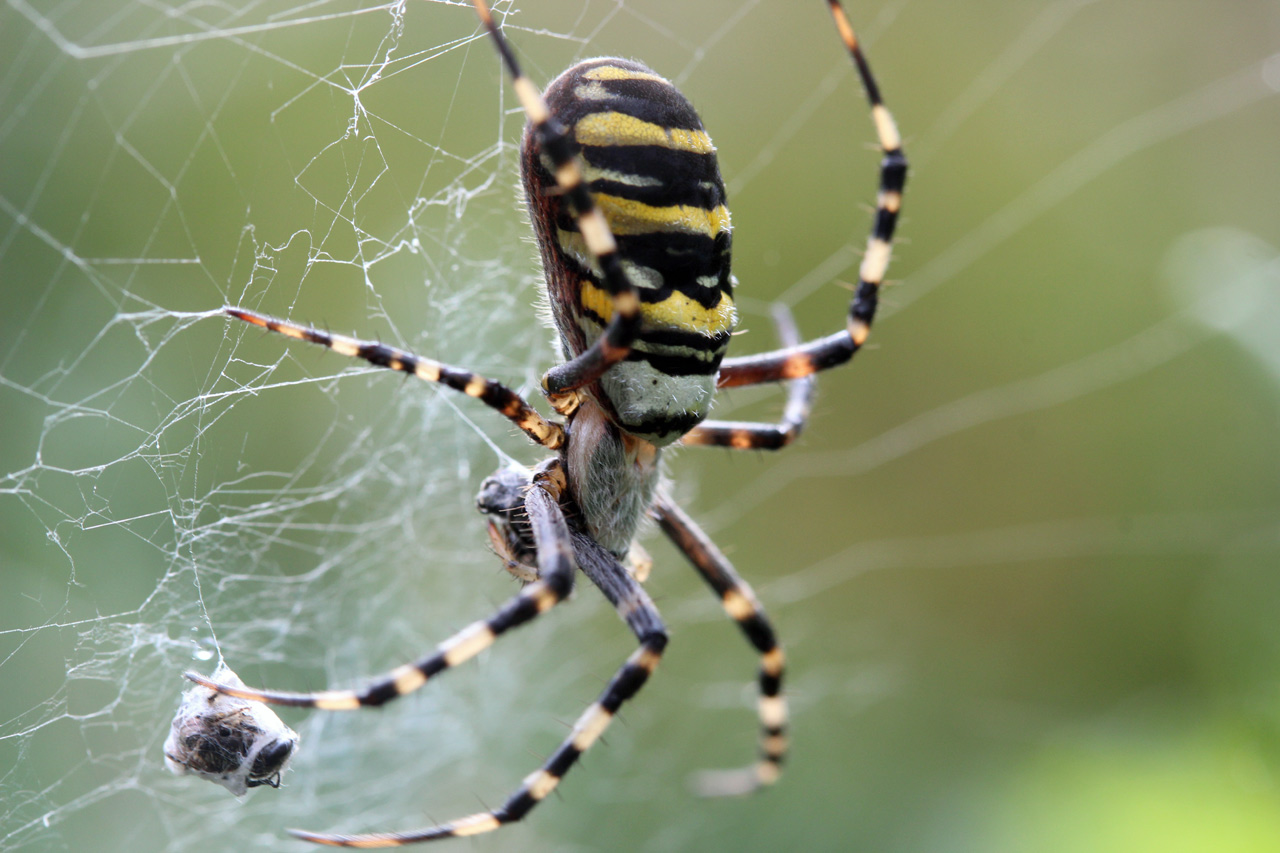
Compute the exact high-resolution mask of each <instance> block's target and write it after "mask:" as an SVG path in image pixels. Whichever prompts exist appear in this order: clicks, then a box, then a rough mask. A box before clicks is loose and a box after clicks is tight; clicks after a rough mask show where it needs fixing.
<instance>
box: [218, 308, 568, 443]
mask: <svg viewBox="0 0 1280 853" xmlns="http://www.w3.org/2000/svg"><path fill="white" fill-rule="evenodd" d="M222 310H223V311H225V312H226V313H227V314H229V315H230V316H232V317H235V318H236V319H237V320H243V321H245V322H246V323H252V324H253V325H255V326H261V327H262V328H264V329H267V330H269V331H272V332H279V333H280V334H282V335H287V336H288V337H291V338H297V339H298V340H303V341H311V342H312V343H316V344H320V345H321V346H324V347H328V348H329V349H331V350H333V351H334V352H337V353H341V354H342V355H346V356H351V357H353V358H362V359H364V360H365V361H367V362H369V363H370V364H373V365H377V366H378V367H386V368H390V369H391V370H399V371H400V372H402V373H409V374H412V375H413V376H416V377H418V378H419V379H425V380H426V381H428V382H438V383H440V384H441V385H446V386H448V387H449V388H452V389H454V390H455V391H461V392H462V393H464V394H466V395H467V396H468V397H475V398H476V399H477V400H479V401H480V402H482V403H484V404H485V405H486V406H488V407H489V408H491V409H493V410H494V411H496V412H497V413H498V414H500V415H502V416H503V417H505V418H506V419H507V420H509V421H511V422H512V423H513V424H515V425H516V426H518V427H519V428H520V429H521V430H522V431H523V432H524V434H525V435H527V436H529V438H531V439H533V440H534V441H536V442H537V443H538V444H541V445H542V446H543V447H545V448H547V449H548V450H557V449H559V448H560V447H561V446H562V445H563V444H564V427H562V426H561V425H560V424H557V423H552V422H551V421H548V420H546V419H545V418H543V417H542V415H540V414H538V413H537V411H536V410H534V408H533V407H532V406H530V405H529V404H528V402H526V401H525V399H524V398H523V397H521V396H520V395H519V394H517V393H516V392H515V391H512V390H511V389H510V388H508V387H506V386H505V385H503V384H501V383H499V382H494V381H493V380H490V379H485V378H484V377H483V376H479V375H477V374H475V373H472V372H471V371H469V370H463V369H462V368H459V367H450V366H449V365H447V364H441V363H440V362H438V361H433V360H432V359H429V358H422V357H421V356H417V355H414V354H413V353H411V352H405V351H404V350H401V349H396V348H395V347H389V346H387V345H386V344H380V343H375V342H373V341H362V340H358V339H356V338H349V337H347V336H346V335H334V334H330V333H329V332H322V331H320V330H319V329H315V328H312V327H310V326H303V325H300V324H298V323H291V322H289V321H288V320H278V319H276V318H275V317H268V316H267V315H266V314H259V313H258V312H256V311H248V310H246V309H244V308H231V307H228V308H224V309H222Z"/></svg>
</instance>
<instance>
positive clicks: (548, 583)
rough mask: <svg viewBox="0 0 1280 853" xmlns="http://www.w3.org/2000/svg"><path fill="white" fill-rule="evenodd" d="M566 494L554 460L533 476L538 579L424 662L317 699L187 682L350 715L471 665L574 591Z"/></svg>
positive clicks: (194, 676) (200, 679)
mask: <svg viewBox="0 0 1280 853" xmlns="http://www.w3.org/2000/svg"><path fill="white" fill-rule="evenodd" d="M564 488H565V480H564V472H563V470H562V469H561V467H560V464H559V462H558V460H551V462H549V463H547V464H546V465H544V466H543V468H542V469H540V470H539V472H538V473H537V474H535V475H534V479H533V485H532V486H531V487H530V488H529V490H528V492H527V493H526V495H525V510H526V512H527V513H528V516H529V522H530V524H531V526H532V530H533V537H534V541H535V542H536V545H537V555H538V566H539V570H540V574H541V577H540V578H539V580H537V581H535V582H533V583H531V584H529V585H528V586H526V587H525V588H524V589H522V590H521V591H520V593H519V594H518V595H516V596H515V597H514V598H512V599H511V600H510V601H508V602H507V603H506V604H505V605H504V606H503V607H502V608H501V609H499V610H498V612H497V613H495V614H494V615H493V616H490V617H489V618H488V619H483V620H481V621H479V622H474V623H472V624H471V625H470V626H468V627H466V628H463V629H462V630H461V631H459V632H458V633H457V634H454V635H453V636H452V637H450V638H449V639H448V640H445V641H444V642H443V643H441V644H440V645H439V646H437V647H436V649H435V650H434V651H433V652H432V653H431V654H428V655H426V656H425V657H422V658H420V659H419V660H417V661H414V662H413V663H410V664H405V665H404V666H401V667H397V668H396V669H394V670H392V671H391V672H389V673H387V674H386V675H384V676H382V677H380V678H377V679H375V680H374V681H373V682H372V683H371V684H369V685H367V686H366V687H364V688H362V689H360V690H322V691H320V692H318V693H286V692H282V691H276V690H261V689H258V688H255V687H244V686H240V685H232V684H222V683H219V682H216V681H213V680H212V679H210V678H207V677H205V676H203V675H200V674H199V673H195V672H188V673H185V675H186V677H187V678H188V679H189V680H191V681H194V682H195V683H196V684H199V685H201V686H203V687H207V688H209V689H211V690H216V691H218V692H219V693H224V694H226V695H228V696H238V697H240V698H241V699H250V700H253V701H255V702H265V703H267V704H270V705H288V706H290V707H295V708H319V709H321V710H325V711H349V710H354V709H356V708H366V707H370V706H377V705H382V704H384V703H386V702H390V701H391V700H392V699H398V698H400V697H401V696H404V695H405V694H407V693H412V692H413V691H414V690H417V689H418V688H419V687H421V686H422V685H424V684H426V683H427V681H428V680H430V679H431V678H434V677H435V676H436V675H438V674H440V673H441V672H444V671H445V670H446V669H449V668H451V667H455V666H457V665H458V664H460V663H462V662H464V661H467V660H470V659H471V658H473V657H475V656H476V655H477V654H479V653H480V652H482V651H484V650H485V649H487V648H489V646H491V645H493V642H494V641H495V640H496V639H497V638H498V637H499V636H501V635H502V634H504V633H506V632H507V631H508V630H510V629H511V628H514V627H516V626H518V625H523V624H524V623H525V622H528V621H530V620H531V619H533V618H534V617H536V616H538V615H539V614H541V613H545V612H546V611H547V610H550V609H551V608H552V607H553V606H555V605H556V604H558V603H560V602H561V601H563V600H564V599H565V598H566V597H568V595H569V593H570V591H571V590H572V589H573V579H574V574H575V572H576V571H577V562H576V561H575V559H574V556H573V548H572V545H571V540H570V538H569V528H568V525H567V524H566V523H565V519H564V513H563V512H562V511H561V509H560V504H559V502H558V499H559V497H560V495H561V494H562V493H563V491H564Z"/></svg>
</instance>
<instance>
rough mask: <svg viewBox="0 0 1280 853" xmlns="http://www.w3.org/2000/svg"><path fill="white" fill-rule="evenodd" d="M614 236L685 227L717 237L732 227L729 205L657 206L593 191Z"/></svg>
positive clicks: (593, 195)
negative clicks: (709, 206)
mask: <svg viewBox="0 0 1280 853" xmlns="http://www.w3.org/2000/svg"><path fill="white" fill-rule="evenodd" d="M591 197H592V198H594V199H595V202H596V204H597V205H598V206H599V208H600V211H601V212H602V213H603V214H604V216H605V219H607V220H608V221H609V228H610V230H612V231H613V233H614V235H615V236H622V235H626V234H652V233H653V232H655V231H684V232H685V233H687V234H705V235H706V236H708V237H715V236H716V235H717V234H724V233H728V232H729V231H730V230H731V225H730V222H729V208H727V207H725V206H724V205H723V204H720V205H716V206H715V207H713V208H711V209H710V210H707V209H706V208H703V207H695V206H693V205H688V204H673V205H671V206H669V207H654V206H653V205H651V204H644V203H642V202H638V201H633V200H631V199H629V198H622V197H621V196H616V195H608V194H607V193H592V194H591Z"/></svg>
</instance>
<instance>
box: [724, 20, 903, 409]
mask: <svg viewBox="0 0 1280 853" xmlns="http://www.w3.org/2000/svg"><path fill="white" fill-rule="evenodd" d="M827 5H828V7H830V9H831V17H832V19H833V20H834V21H835V25H836V30H837V31H838V32H839V33H840V39H841V41H843V42H844V46H845V50H847V51H848V52H849V57H850V58H851V59H852V60H853V64H854V67H855V68H856V69H857V71H858V76H859V77H860V78H861V80H862V88H863V89H864V90H865V91H866V95H867V102H868V104H870V106H871V120H872V123H873V124H874V125H875V128H876V137H877V139H878V140H879V142H880V149H881V151H882V152H883V155H884V156H883V158H882V159H881V161H880V191H879V193H877V195H876V212H875V218H874V220H873V221H872V224H871V235H870V237H868V238H867V251H866V254H864V255H863V258H862V266H861V268H860V269H859V271H858V287H857V290H856V291H855V293H854V297H853V301H852V302H851V303H850V304H849V313H848V317H847V319H846V322H845V328H844V330H843V331H840V332H836V333H834V334H831V335H827V336H826V337H824V338H818V339H817V340H813V341H809V342H807V343H803V344H799V345H796V346H788V347H786V348H785V349H780V350H774V351H773V352H766V353H760V354H759V355H749V356H744V357H742V358H726V359H725V360H724V361H723V362H721V364H720V376H719V386H720V387H721V388H732V387H736V386H740V385H758V384H761V383H763V382H780V381H783V380H787V379H798V378H800V377H802V376H808V375H810V374H813V373H817V372H818V371H820V370H826V369H828V368H831V367H836V366H838V365H841V364H844V363H845V362H846V361H848V360H849V359H851V358H853V356H854V353H856V352H857V351H858V350H859V349H861V348H862V345H863V344H864V343H866V340H867V336H868V335H870V334H871V323H872V321H873V320H874V319H875V315H876V305H877V304H878V302H879V299H880V287H881V285H882V284H883V282H884V277H885V273H886V272H887V270H888V268H889V256H890V254H891V247H892V245H893V232H894V229H895V227H896V226H897V223H898V216H899V214H900V212H901V209H902V190H903V188H904V187H905V185H906V182H907V158H906V155H905V154H904V153H903V150H902V137H901V135H900V134H899V133H898V126H897V124H896V123H895V122H894V120H893V116H892V115H891V114H890V113H889V110H888V108H886V107H885V105H884V100H883V99H882V98H881V96H880V86H879V85H878V84H877V83H876V79H875V77H874V76H873V75H872V73H871V67H870V66H869V65H868V64H867V60H866V57H865V56H863V54H862V48H861V47H860V46H859V45H858V37H857V36H856V35H855V34H854V31H853V27H852V26H851V25H850V24H849V19H848V18H847V17H846V16H845V13H844V8H843V7H842V6H841V5H840V0H827Z"/></svg>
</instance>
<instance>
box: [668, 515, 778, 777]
mask: <svg viewBox="0 0 1280 853" xmlns="http://www.w3.org/2000/svg"><path fill="white" fill-rule="evenodd" d="M652 514H653V516H654V517H655V518H656V519H657V520H658V526H659V527H661V528H662V531H663V532H664V533H666V534H667V537H668V538H669V539H670V540H671V541H672V542H673V543H675V546H676V547H677V548H679V549H680V551H681V552H683V553H684V555H685V556H686V557H688V558H689V561H690V562H691V563H693V566H694V568H695V569H697V570H698V574H699V575H701V576H702V579H703V580H705V581H706V582H707V584H709V585H710V586H711V589H712V590H713V591H714V592H715V593H716V595H718V596H720V602H721V604H722V605H723V606H724V611H725V613H727V614H728V615H729V618H731V619H733V621H735V622H737V623H738V627H739V628H741V629H742V633H743V634H744V635H745V636H746V638H747V641H748V642H750V643H751V645H752V646H754V647H755V649H756V651H758V652H759V653H760V676H759V685H760V700H759V714H760V758H759V760H758V761H756V763H755V764H754V765H753V766H751V767H746V768H742V769H738V770H723V771H706V772H704V773H701V774H699V775H698V776H697V777H695V779H694V787H695V790H696V791H697V792H698V793H700V794H702V795H703V796H713V797H719V796H734V795H738V794H747V793H750V792H752V791H754V790H756V789H757V788H760V787H761V786H764V785H772V784H773V783H774V782H776V781H778V777H779V776H780V775H781V774H782V762H783V760H784V759H785V758H786V754H787V733H786V732H787V702H786V698H785V697H784V696H783V695H782V676H783V668H784V666H785V663H786V659H785V657H784V656H783V653H782V647H781V646H779V645H778V640H777V637H776V636H775V635H774V632H773V627H772V626H771V625H770V624H769V619H768V617H767V616H765V613H764V609H763V608H762V607H761V606H760V602H759V600H757V599H756V596H755V593H754V592H753V591H752V590H751V587H750V586H749V585H748V584H747V582H746V581H744V580H743V579H742V578H741V577H739V576H738V573H737V572H735V571H734V569H733V565H732V564H731V563H730V562H729V561H728V559H726V558H725V556H724V554H722V553H720V549H719V548H717V547H716V546H715V543H714V542H712V541H711V539H710V538H709V537H708V536H707V534H705V533H703V532H702V529H701V528H700V527H698V525H697V524H696V523H695V522H694V521H693V519H691V518H690V517H689V516H688V515H687V514H686V513H685V512H684V510H682V509H680V507H679V506H677V505H676V504H675V503H674V502H673V501H672V500H671V499H670V498H669V497H668V496H667V495H665V494H659V495H658V499H657V500H656V501H654V505H653V509H652Z"/></svg>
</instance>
